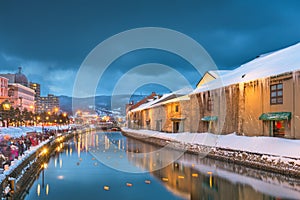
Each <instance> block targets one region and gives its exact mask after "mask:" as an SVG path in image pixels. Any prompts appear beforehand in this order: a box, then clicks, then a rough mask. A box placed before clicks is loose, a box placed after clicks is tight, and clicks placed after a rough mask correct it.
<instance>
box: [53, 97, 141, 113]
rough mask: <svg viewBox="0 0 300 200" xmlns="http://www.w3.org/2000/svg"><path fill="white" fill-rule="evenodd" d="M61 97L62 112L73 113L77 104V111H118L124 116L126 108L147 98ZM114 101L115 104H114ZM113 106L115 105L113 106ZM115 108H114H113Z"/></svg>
mask: <svg viewBox="0 0 300 200" xmlns="http://www.w3.org/2000/svg"><path fill="white" fill-rule="evenodd" d="M58 97H59V105H60V108H61V110H64V111H66V112H68V113H72V112H73V111H72V103H73V101H75V102H76V106H77V107H78V108H77V109H80V110H90V109H94V107H93V106H95V108H96V109H105V110H113V109H118V110H120V112H121V113H122V114H125V106H126V104H128V103H129V102H131V101H134V102H138V101H140V100H141V99H143V98H144V97H145V95H132V96H131V97H130V98H129V96H128V95H115V96H113V98H112V96H107V95H99V96H95V97H86V98H74V99H73V98H72V97H69V96H64V95H61V96H58ZM93 98H95V105H90V104H91V102H92V99H93ZM112 100H113V103H112ZM112 104H113V105H112ZM112 106H113V108H112Z"/></svg>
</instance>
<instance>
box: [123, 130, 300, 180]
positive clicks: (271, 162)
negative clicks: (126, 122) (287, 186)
mask: <svg viewBox="0 0 300 200" xmlns="http://www.w3.org/2000/svg"><path fill="white" fill-rule="evenodd" d="M122 134H123V135H125V136H127V137H131V138H134V139H137V140H141V141H143V142H147V143H150V144H155V145H159V146H164V147H169V148H172V149H175V150H179V151H185V152H187V153H192V154H197V155H200V156H203V157H205V156H206V157H208V158H212V159H217V160H222V161H225V162H230V163H235V164H239V165H243V166H246V167H251V168H254V169H260V170H265V171H269V172H274V173H279V174H283V175H287V176H291V177H295V178H300V165H299V162H297V161H298V160H296V159H294V161H293V159H291V158H289V162H284V159H282V160H280V159H277V158H276V157H275V156H272V155H262V154H257V153H251V152H242V151H236V150H230V149H221V148H215V147H208V146H202V145H198V144H188V143H180V142H178V141H171V140H164V139H161V138H157V137H140V136H139V135H138V134H136V133H131V132H124V131H123V132H122Z"/></svg>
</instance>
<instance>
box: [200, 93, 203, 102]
mask: <svg viewBox="0 0 300 200" xmlns="http://www.w3.org/2000/svg"><path fill="white" fill-rule="evenodd" d="M200 97H201V105H203V102H204V97H203V92H201V93H200Z"/></svg>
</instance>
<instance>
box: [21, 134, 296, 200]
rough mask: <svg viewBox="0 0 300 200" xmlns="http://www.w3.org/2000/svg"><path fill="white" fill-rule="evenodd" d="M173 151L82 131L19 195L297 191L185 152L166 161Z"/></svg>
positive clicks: (271, 194)
mask: <svg viewBox="0 0 300 200" xmlns="http://www.w3.org/2000/svg"><path fill="white" fill-rule="evenodd" d="M178 153H182V152H176V151H174V150H171V149H167V148H165V149H163V150H161V148H160V147H157V146H154V145H150V144H146V143H143V142H140V141H137V140H134V139H131V138H126V137H124V136H122V135H121V134H120V133H119V132H114V133H112V132H110V133H94V132H92V133H88V134H82V135H79V136H78V137H74V139H72V140H70V141H68V142H66V143H62V144H61V145H59V146H58V147H57V149H56V153H55V155H54V156H53V157H52V158H51V159H50V161H49V164H48V166H47V167H45V169H44V170H42V171H41V173H40V174H39V175H38V177H37V179H36V181H35V182H34V183H33V185H32V187H31V189H30V191H29V192H28V194H27V196H26V197H25V199H67V198H69V199H100V198H103V199H118V198H122V199H155V198H157V199H276V198H288V199H299V197H300V181H299V180H297V179H292V178H288V177H285V176H281V175H278V174H272V173H268V172H262V171H258V170H254V169H250V168H246V167H242V166H239V165H234V164H230V163H224V162H220V161H216V160H212V159H207V158H204V159H202V158H201V157H200V156H197V155H191V154H184V155H183V156H181V158H180V159H178V160H176V161H175V162H171V163H170V160H171V159H173V158H174V157H173V156H174V155H175V156H177V155H178ZM161 166H165V167H163V168H161ZM158 168H161V169H159V170H156V169H158ZM118 169H121V171H119V170H118ZM126 171H127V172H135V173H127V172H126ZM50 188H51V190H50Z"/></svg>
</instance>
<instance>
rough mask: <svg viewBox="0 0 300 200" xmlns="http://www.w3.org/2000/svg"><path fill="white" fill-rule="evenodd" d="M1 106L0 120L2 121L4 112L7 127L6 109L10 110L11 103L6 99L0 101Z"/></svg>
mask: <svg viewBox="0 0 300 200" xmlns="http://www.w3.org/2000/svg"><path fill="white" fill-rule="evenodd" d="M1 107H2V113H1V115H2V116H1V117H2V122H4V119H3V118H4V114H6V118H7V119H6V127H8V117H7V111H9V110H10V108H11V104H10V102H9V101H8V100H7V99H6V100H5V101H4V102H2V104H1Z"/></svg>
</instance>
